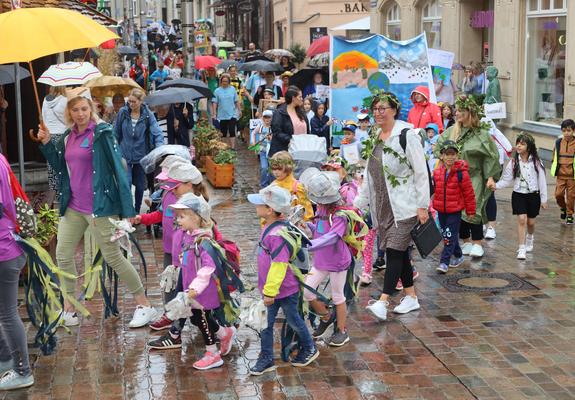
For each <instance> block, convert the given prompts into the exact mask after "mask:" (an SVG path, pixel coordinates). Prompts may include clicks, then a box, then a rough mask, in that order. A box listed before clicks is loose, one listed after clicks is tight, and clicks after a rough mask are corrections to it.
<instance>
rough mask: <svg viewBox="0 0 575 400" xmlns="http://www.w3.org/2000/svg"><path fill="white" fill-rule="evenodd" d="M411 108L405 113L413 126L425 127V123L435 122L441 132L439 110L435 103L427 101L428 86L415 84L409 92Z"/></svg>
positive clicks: (441, 121)
mask: <svg viewBox="0 0 575 400" xmlns="http://www.w3.org/2000/svg"><path fill="white" fill-rule="evenodd" d="M410 98H411V101H412V103H413V108H412V109H411V110H409V113H408V114H407V122H409V123H410V124H412V125H413V127H414V128H421V129H425V128H427V124H436V125H437V127H438V129H439V133H442V132H443V119H442V117H441V110H440V109H439V106H438V105H437V104H434V103H431V102H430V101H429V88H428V87H427V86H417V87H416V88H415V89H414V90H413V91H412V92H411V97H410Z"/></svg>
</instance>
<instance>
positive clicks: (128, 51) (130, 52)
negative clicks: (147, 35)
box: [118, 45, 140, 56]
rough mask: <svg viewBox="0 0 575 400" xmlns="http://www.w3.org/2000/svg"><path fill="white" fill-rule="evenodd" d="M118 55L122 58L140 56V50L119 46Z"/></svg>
mask: <svg viewBox="0 0 575 400" xmlns="http://www.w3.org/2000/svg"><path fill="white" fill-rule="evenodd" d="M118 54H120V55H121V56H137V55H138V54H140V52H139V51H138V49H136V48H134V47H130V46H123V45H122V46H118Z"/></svg>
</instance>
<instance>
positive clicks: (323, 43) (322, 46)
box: [306, 36, 329, 57]
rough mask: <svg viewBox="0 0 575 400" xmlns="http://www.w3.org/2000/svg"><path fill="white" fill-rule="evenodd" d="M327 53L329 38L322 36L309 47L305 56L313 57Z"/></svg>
mask: <svg viewBox="0 0 575 400" xmlns="http://www.w3.org/2000/svg"><path fill="white" fill-rule="evenodd" d="M327 52H329V36H322V37H320V38H319V39H316V40H314V41H313V42H312V43H311V44H310V45H309V48H308V49H307V52H306V54H307V56H308V57H313V56H315V55H316V54H319V53H327Z"/></svg>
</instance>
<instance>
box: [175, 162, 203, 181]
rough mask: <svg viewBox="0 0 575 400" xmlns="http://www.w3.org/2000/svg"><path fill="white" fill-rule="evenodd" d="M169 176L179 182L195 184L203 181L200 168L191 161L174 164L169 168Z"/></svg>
mask: <svg viewBox="0 0 575 400" xmlns="http://www.w3.org/2000/svg"><path fill="white" fill-rule="evenodd" d="M167 177H168V178H169V179H172V180H174V181H178V182H183V183H187V182H192V183H193V184H194V185H198V184H200V183H202V180H203V177H202V173H201V172H200V170H199V169H197V168H196V167H194V166H193V165H192V164H191V163H190V162H186V163H175V164H173V165H172V166H171V167H170V169H169V170H168V174H167Z"/></svg>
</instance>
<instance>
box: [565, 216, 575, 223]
mask: <svg viewBox="0 0 575 400" xmlns="http://www.w3.org/2000/svg"><path fill="white" fill-rule="evenodd" d="M565 224H567V225H573V216H572V215H569V216H568V217H567V219H566V220H565Z"/></svg>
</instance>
